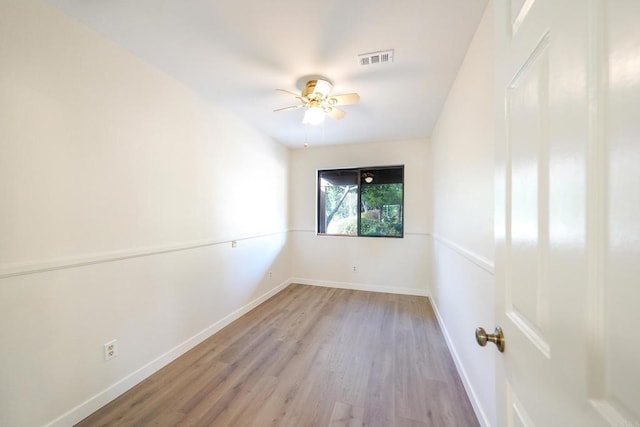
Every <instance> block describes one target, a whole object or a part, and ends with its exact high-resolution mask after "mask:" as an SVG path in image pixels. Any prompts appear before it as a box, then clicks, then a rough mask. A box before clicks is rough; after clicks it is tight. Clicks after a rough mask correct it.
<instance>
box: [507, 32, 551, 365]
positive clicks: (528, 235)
mask: <svg viewBox="0 0 640 427" xmlns="http://www.w3.org/2000/svg"><path fill="white" fill-rule="evenodd" d="M548 45H549V37H548V34H546V35H545V36H544V37H543V38H542V40H541V41H540V43H539V44H538V45H537V46H536V47H535V48H534V50H533V52H532V54H531V55H530V56H529V57H528V59H527V60H526V61H525V64H524V66H523V67H522V68H521V69H520V70H518V72H517V73H516V76H515V78H514V80H513V81H512V82H511V83H510V84H509V86H508V88H507V93H506V98H507V99H506V111H505V114H506V122H507V123H506V125H507V141H506V150H507V152H508V158H507V162H508V164H507V168H508V170H509V171H510V173H509V176H507V186H508V187H510V191H509V193H510V205H511V206H510V207H511V209H510V210H511V212H510V217H511V227H509V228H508V229H507V236H506V239H507V241H506V244H507V245H508V247H509V249H508V251H507V259H505V261H506V272H505V273H506V279H507V280H506V304H505V305H506V306H505V310H506V314H507V316H508V317H509V318H510V319H511V320H512V322H513V325H514V326H516V327H518V328H519V329H520V332H521V333H522V334H523V335H524V336H525V337H526V338H528V339H529V341H530V342H531V344H532V345H533V346H534V347H535V348H537V349H538V350H539V351H541V352H542V354H544V355H545V356H547V357H548V355H549V342H548V338H547V334H546V331H545V329H546V318H547V312H548V307H549V301H548V290H547V283H548V282H547V278H546V277H545V274H546V273H545V272H546V268H545V266H546V264H547V259H548V252H547V251H546V248H548V246H549V245H548V233H547V232H546V229H547V224H548V217H547V215H548V209H547V204H548V191H547V187H548V186H547V184H546V182H547V177H548V169H547V166H546V165H547V157H548V156H547V151H548V140H547V136H548V120H547V117H548V115H549V111H548V82H547V79H548V55H547V53H548V50H547V48H548Z"/></svg>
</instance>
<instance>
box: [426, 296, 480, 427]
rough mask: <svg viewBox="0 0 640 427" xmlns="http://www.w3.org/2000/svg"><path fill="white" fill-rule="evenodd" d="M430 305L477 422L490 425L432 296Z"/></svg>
mask: <svg viewBox="0 0 640 427" xmlns="http://www.w3.org/2000/svg"><path fill="white" fill-rule="evenodd" d="M431 305H432V306H433V311H434V312H435V314H436V319H438V324H439V325H440V329H441V330H442V335H444V339H445V341H446V343H447V347H448V348H449V353H451V357H452V358H453V362H454V363H455V364H456V369H457V370H458V375H460V379H461V380H462V385H464V389H465V391H466V392H467V396H468V397H469V400H470V401H471V406H473V412H475V414H476V417H477V418H478V422H479V423H480V425H481V426H483V427H491V424H490V423H489V419H488V418H487V414H485V413H484V410H483V409H482V405H481V404H480V400H479V399H478V395H477V394H476V393H475V391H474V389H473V386H472V385H471V381H469V377H468V376H467V371H465V369H464V366H463V365H462V362H461V361H460V357H459V356H458V352H457V351H456V349H455V347H454V346H453V341H452V340H451V336H450V335H449V332H448V331H447V327H446V326H445V324H444V320H443V319H442V316H440V312H439V311H438V306H437V305H436V302H435V301H434V299H433V298H431Z"/></svg>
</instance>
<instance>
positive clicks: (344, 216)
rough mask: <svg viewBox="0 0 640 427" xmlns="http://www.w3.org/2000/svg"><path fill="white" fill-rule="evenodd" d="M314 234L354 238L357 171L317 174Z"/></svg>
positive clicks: (334, 171)
mask: <svg viewBox="0 0 640 427" xmlns="http://www.w3.org/2000/svg"><path fill="white" fill-rule="evenodd" d="M318 182H319V189H318V190H319V191H318V202H319V203H318V232H319V233H326V234H350V235H357V234H358V171H353V170H333V171H320V172H319V173H318Z"/></svg>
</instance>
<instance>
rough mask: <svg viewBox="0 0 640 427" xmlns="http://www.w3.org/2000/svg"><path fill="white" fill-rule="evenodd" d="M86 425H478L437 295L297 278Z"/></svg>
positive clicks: (403, 426)
mask: <svg viewBox="0 0 640 427" xmlns="http://www.w3.org/2000/svg"><path fill="white" fill-rule="evenodd" d="M78 425H79V426H101V425H108V426H148V425H158V426H182V425H184V426H243V427H244V426H258V427H263V426H295V427H302V426H319V427H325V426H363V425H365V426H382V427H405V426H414V427H419V426H477V425H478V422H477V420H476V418H475V415H474V413H473V409H472V407H471V404H470V403H469V400H468V398H467V396H466V394H465V391H464V388H463V386H462V383H461V382H460V379H459V377H458V374H457V372H456V369H455V365H454V363H453V361H452V359H451V356H450V354H449V351H448V350H447V347H446V344H445V342H444V338H443V336H442V333H441V331H440V329H439V327H438V324H437V321H436V318H435V315H434V313H433V310H432V308H431V304H430V301H429V299H428V298H425V297H416V296H406V295H393V294H383V293H373V292H361V291H351V290H344V289H332V288H321V287H312V286H303V285H291V286H289V287H288V288H287V289H285V290H283V291H282V292H280V293H279V294H278V295H276V296H274V297H273V298H271V299H270V300H268V301H266V302H265V303H263V304H262V305H260V306H259V307H257V308H256V309H254V310H253V311H251V312H249V313H248V314H246V315H245V316H243V317H242V318H240V319H238V320H237V321H235V322H234V323H232V324H231V325H229V326H227V327H226V328H224V329H223V330H221V331H220V332H218V333H217V334H215V335H214V336H212V337H211V338H209V339H208V340H206V341H205V342H203V343H202V344H200V345H199V346H197V347H195V348H194V349H192V350H191V351H189V352H188V353H186V354H185V355H183V356H182V357H180V358H179V359H177V360H175V361H174V362H173V363H171V364H170V365H168V366H166V367H165V368H163V369H162V370H160V371H159V372H157V373H155V374H154V375H152V376H151V377H149V378H148V379H147V380H145V381H143V382H142V383H140V384H139V385H137V386H136V387H134V388H133V389H131V390H130V391H128V392H127V393H125V394H124V395H122V396H121V397H119V398H118V399H116V400H114V401H113V402H111V403H110V404H108V405H107V406H105V407H103V408H102V409H100V410H98V411H97V412H95V413H94V414H93V415H91V416H90V417H88V418H86V419H85V420H83V421H82V422H81V423H79V424H78Z"/></svg>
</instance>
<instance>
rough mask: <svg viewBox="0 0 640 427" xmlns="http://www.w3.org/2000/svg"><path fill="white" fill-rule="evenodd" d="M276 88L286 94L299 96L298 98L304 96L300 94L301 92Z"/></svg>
mask: <svg viewBox="0 0 640 427" xmlns="http://www.w3.org/2000/svg"><path fill="white" fill-rule="evenodd" d="M276 90H277V91H278V92H283V93H286V94H288V95H291V96H293V97H296V98H298V99H300V98H302V96H300V94H299V93H294V92H291V91H290V90H286V89H276Z"/></svg>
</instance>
